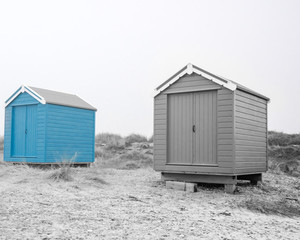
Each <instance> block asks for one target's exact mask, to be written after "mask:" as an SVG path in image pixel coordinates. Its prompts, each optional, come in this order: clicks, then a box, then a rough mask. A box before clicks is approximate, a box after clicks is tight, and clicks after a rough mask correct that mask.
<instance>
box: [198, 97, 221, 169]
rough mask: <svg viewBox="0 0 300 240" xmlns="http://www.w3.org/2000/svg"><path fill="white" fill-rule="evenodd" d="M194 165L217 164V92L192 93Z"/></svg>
mask: <svg viewBox="0 0 300 240" xmlns="http://www.w3.org/2000/svg"><path fill="white" fill-rule="evenodd" d="M194 103H195V112H194V124H195V129H194V130H195V132H194V156H195V157H194V159H193V163H194V164H212V165H213V164H216V163H217V91H205V92H197V93H194Z"/></svg>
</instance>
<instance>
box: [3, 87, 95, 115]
mask: <svg viewBox="0 0 300 240" xmlns="http://www.w3.org/2000/svg"><path fill="white" fill-rule="evenodd" d="M23 92H27V93H28V94H29V95H31V96H32V97H33V98H35V99H36V100H38V101H39V102H40V103H42V104H46V103H49V104H56V105H63V106H68V107H76V108H83V109H90V110H94V111H96V110H97V109H96V108H94V107H93V106H92V105H90V104H88V103H87V102H86V101H84V100H83V99H81V98H80V97H78V96H76V95H73V94H69V93H62V92H57V91H52V90H48V89H42V88H36V87H29V86H24V85H23V86H21V87H20V88H19V89H18V90H17V91H16V92H15V93H13V94H12V95H11V96H10V97H9V98H8V99H7V100H6V101H5V106H7V105H8V104H10V103H11V102H12V101H13V100H14V99H15V98H16V97H17V96H18V95H19V94H20V93H23Z"/></svg>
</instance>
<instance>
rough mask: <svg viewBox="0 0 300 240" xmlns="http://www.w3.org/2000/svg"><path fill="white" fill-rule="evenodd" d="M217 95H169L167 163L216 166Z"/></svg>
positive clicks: (204, 93) (215, 93) (201, 93)
mask: <svg viewBox="0 0 300 240" xmlns="http://www.w3.org/2000/svg"><path fill="white" fill-rule="evenodd" d="M216 116H217V91H205V92H195V93H180V94H170V95H168V163H170V164H188V165H191V164H195V165H203V164H204V165H215V164H216V163H217V158H216V146H217V117H216Z"/></svg>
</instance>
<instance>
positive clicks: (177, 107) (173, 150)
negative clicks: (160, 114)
mask: <svg viewBox="0 0 300 240" xmlns="http://www.w3.org/2000/svg"><path fill="white" fill-rule="evenodd" d="M193 111H194V110H193V95H192V94H190V93H181V94H171V95H168V163H185V164H187V163H188V164H190V163H191V162H192V159H193V148H192V145H193V144H192V143H193V132H192V131H191V130H192V125H193Z"/></svg>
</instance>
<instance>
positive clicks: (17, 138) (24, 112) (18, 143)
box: [11, 105, 37, 157]
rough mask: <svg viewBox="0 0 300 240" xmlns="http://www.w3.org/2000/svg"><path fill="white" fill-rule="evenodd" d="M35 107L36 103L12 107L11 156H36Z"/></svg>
mask: <svg viewBox="0 0 300 240" xmlns="http://www.w3.org/2000/svg"><path fill="white" fill-rule="evenodd" d="M36 109H37V105H28V106H15V107H13V112H12V147H11V155H12V156H13V157H35V156H36Z"/></svg>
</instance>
